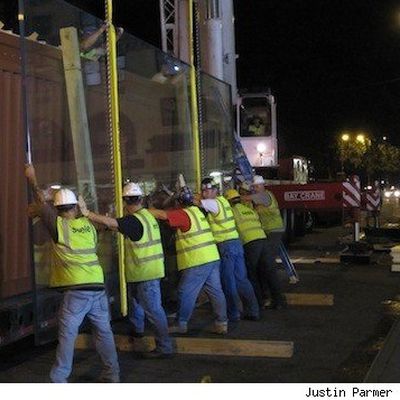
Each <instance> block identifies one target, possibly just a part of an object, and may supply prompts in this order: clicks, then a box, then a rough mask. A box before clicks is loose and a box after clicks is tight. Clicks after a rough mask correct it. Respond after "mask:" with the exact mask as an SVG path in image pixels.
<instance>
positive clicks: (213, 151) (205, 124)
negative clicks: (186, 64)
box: [200, 73, 233, 181]
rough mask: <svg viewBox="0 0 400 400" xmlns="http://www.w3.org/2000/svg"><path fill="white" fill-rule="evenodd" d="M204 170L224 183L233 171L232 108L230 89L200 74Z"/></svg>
mask: <svg viewBox="0 0 400 400" xmlns="http://www.w3.org/2000/svg"><path fill="white" fill-rule="evenodd" d="M201 102H202V107H201V112H200V116H201V118H202V124H201V125H202V136H201V150H202V152H201V153H202V165H203V167H202V169H203V173H204V174H205V176H208V175H210V174H211V175H213V176H214V179H216V180H217V181H221V179H222V178H221V177H222V175H230V174H231V173H232V169H233V155H232V151H233V118H232V117H233V115H232V113H233V108H232V101H231V90H230V85H229V84H227V83H225V82H222V81H220V80H218V79H216V78H214V77H212V76H210V75H207V74H205V73H202V74H201Z"/></svg>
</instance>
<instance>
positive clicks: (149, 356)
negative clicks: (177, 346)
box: [142, 350, 175, 360]
mask: <svg viewBox="0 0 400 400" xmlns="http://www.w3.org/2000/svg"><path fill="white" fill-rule="evenodd" d="M174 356H175V354H174V353H162V352H161V351H159V350H152V351H149V352H147V353H142V358H144V359H146V360H157V359H158V360H166V359H170V358H173V357H174Z"/></svg>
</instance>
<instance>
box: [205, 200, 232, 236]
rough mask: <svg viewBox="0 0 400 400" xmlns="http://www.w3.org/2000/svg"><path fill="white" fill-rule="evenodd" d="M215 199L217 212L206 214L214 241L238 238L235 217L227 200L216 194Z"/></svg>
mask: <svg viewBox="0 0 400 400" xmlns="http://www.w3.org/2000/svg"><path fill="white" fill-rule="evenodd" d="M215 200H216V201H217V203H218V206H219V213H218V214H217V215H214V214H211V213H209V214H208V215H207V220H208V222H209V224H210V227H211V231H212V233H213V235H214V239H215V241H216V242H217V243H222V242H226V241H227V240H232V239H238V238H239V234H238V231H237V230H236V224H235V217H234V216H233V211H232V207H231V206H230V204H229V202H228V200H226V199H225V197H222V196H218V197H217V198H216V199H215Z"/></svg>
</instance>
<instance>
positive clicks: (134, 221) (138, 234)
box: [117, 215, 143, 242]
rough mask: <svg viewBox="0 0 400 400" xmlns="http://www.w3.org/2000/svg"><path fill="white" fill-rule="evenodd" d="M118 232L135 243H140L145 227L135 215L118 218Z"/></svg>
mask: <svg viewBox="0 0 400 400" xmlns="http://www.w3.org/2000/svg"><path fill="white" fill-rule="evenodd" d="M117 222H118V230H119V231H120V232H121V233H122V234H123V235H125V236H128V238H129V239H130V240H132V241H133V242H137V241H139V240H140V239H141V238H142V236H143V225H142V223H141V222H140V221H139V219H138V218H136V217H135V216H134V215H125V216H124V217H122V218H117Z"/></svg>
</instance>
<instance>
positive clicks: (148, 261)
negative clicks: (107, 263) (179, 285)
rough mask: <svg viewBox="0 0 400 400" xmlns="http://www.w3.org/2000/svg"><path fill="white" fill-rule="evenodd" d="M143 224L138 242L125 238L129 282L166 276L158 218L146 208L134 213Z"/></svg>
mask: <svg viewBox="0 0 400 400" xmlns="http://www.w3.org/2000/svg"><path fill="white" fill-rule="evenodd" d="M133 215H134V216H135V217H136V218H137V219H138V220H139V221H140V222H141V224H142V226H143V236H142V237H141V239H140V240H138V241H137V242H133V241H132V240H130V239H128V238H125V263H126V265H125V267H126V271H125V274H126V280H127V282H143V281H150V280H153V279H160V278H163V277H164V252H163V248H162V244H161V234H160V227H159V225H158V222H157V220H156V219H155V218H154V217H153V215H152V214H150V213H149V211H148V210H146V209H145V208H142V209H140V210H139V211H137V212H135V213H134V214H133Z"/></svg>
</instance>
